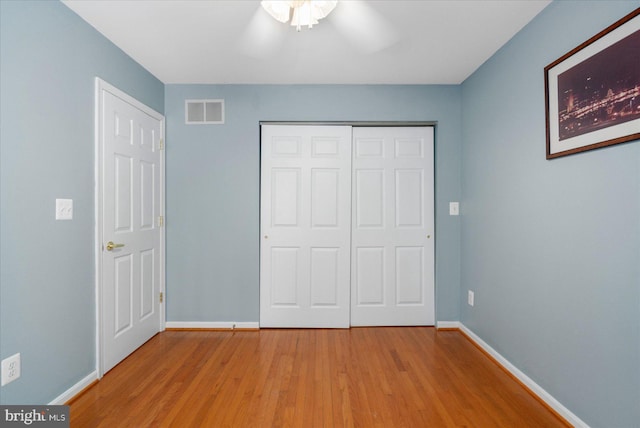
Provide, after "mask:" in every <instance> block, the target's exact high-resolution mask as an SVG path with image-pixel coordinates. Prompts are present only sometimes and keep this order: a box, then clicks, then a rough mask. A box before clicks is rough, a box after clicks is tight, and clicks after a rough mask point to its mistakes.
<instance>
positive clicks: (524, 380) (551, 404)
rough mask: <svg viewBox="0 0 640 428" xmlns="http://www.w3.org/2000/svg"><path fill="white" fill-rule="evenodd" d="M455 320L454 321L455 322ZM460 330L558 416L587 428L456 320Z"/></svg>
mask: <svg viewBox="0 0 640 428" xmlns="http://www.w3.org/2000/svg"><path fill="white" fill-rule="evenodd" d="M455 322H456V321H454V323H455ZM458 325H459V328H460V330H461V331H462V332H463V333H464V334H466V335H467V336H468V337H469V338H470V339H471V340H473V341H474V342H475V343H476V345H478V346H479V347H480V348H482V349H483V350H484V351H485V352H486V353H487V354H489V355H491V357H493V358H494V359H495V360H496V361H497V362H498V364H500V365H501V366H502V367H503V368H504V369H505V370H507V371H508V372H509V373H511V374H512V375H513V376H514V377H516V378H517V379H518V380H519V381H520V382H522V383H523V384H524V385H526V387H527V388H529V389H530V390H531V392H533V393H534V394H535V395H537V396H538V397H539V398H540V399H541V400H542V401H544V402H545V403H546V404H547V405H548V406H549V407H551V408H552V409H553V410H555V411H556V412H557V413H558V414H559V415H560V416H562V417H563V418H564V419H565V420H566V421H567V422H569V423H570V424H571V425H573V426H574V427H576V428H589V425H587V424H586V423H585V422H584V421H583V420H582V419H580V418H579V417H577V416H576V415H575V414H573V413H572V412H571V411H570V410H569V409H567V408H566V407H564V406H563V405H562V404H561V403H560V402H559V401H558V400H556V399H555V398H554V397H553V396H552V395H551V394H549V393H548V392H547V391H545V390H544V389H543V388H542V387H541V386H540V385H538V384H537V383H535V382H534V381H533V380H532V379H531V378H530V377H529V376H527V375H526V374H524V373H523V372H522V371H520V369H518V368H517V367H516V366H514V365H513V364H511V362H509V360H507V359H506V358H505V357H503V356H502V355H500V353H499V352H498V351H496V350H495V349H493V348H492V347H491V346H489V345H488V344H487V343H486V342H485V341H484V340H482V339H480V337H479V336H478V335H477V334H475V333H474V332H473V331H471V330H470V329H469V328H467V327H466V326H465V325H464V324H462V323H461V322H458ZM438 328H441V327H440V323H438Z"/></svg>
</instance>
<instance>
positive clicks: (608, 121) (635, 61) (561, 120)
mask: <svg viewBox="0 0 640 428" xmlns="http://www.w3.org/2000/svg"><path fill="white" fill-rule="evenodd" d="M544 80H545V102H546V106H547V112H546V113H547V114H546V122H547V159H553V158H557V157H560V156H566V155H570V154H574V153H579V152H583V151H586V150H592V149H597V148H600V147H605V146H610V145H613V144H619V143H624V142H627V141H632V140H637V139H640V8H638V9H636V10H634V11H633V12H631V13H630V14H629V15H627V16H625V17H624V18H622V19H621V20H619V21H618V22H616V23H615V24H613V25H611V26H610V27H608V28H606V29H605V30H603V31H602V32H600V33H599V34H596V35H595V36H594V37H592V38H591V39H589V40H587V41H586V42H584V43H583V44H581V45H580V46H578V47H577V48H575V49H573V50H572V51H571V52H569V53H567V54H566V55H563V56H562V57H560V58H558V59H557V60H556V61H554V62H552V63H551V64H549V65H548V66H546V67H545V69H544Z"/></svg>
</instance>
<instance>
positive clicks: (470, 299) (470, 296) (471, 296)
mask: <svg viewBox="0 0 640 428" xmlns="http://www.w3.org/2000/svg"><path fill="white" fill-rule="evenodd" d="M474 298H475V296H474V294H473V291H471V290H469V294H468V295H467V303H468V304H469V306H473V304H474V300H475V299H474Z"/></svg>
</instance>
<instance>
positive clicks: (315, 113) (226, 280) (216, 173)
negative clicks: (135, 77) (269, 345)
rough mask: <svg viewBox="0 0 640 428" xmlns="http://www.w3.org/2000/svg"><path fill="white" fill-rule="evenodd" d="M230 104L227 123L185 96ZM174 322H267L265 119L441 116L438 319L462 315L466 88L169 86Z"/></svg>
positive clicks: (170, 315)
mask: <svg viewBox="0 0 640 428" xmlns="http://www.w3.org/2000/svg"><path fill="white" fill-rule="evenodd" d="M189 98H213V99H218V98H222V99H224V100H225V107H226V123H225V124H224V125H205V126H202V125H200V126H197V125H185V124H184V101H185V99H189ZM165 111H166V115H167V147H166V156H167V223H166V224H167V226H166V227H167V320H168V321H253V322H257V321H258V320H259V311H258V309H259V281H258V279H259V225H260V223H259V214H260V212H259V211H260V201H259V196H260V195H259V185H260V180H259V168H260V136H259V122H260V121H273V120H280V121H438V126H437V130H436V247H437V248H436V288H437V290H436V294H437V304H436V312H437V313H436V315H437V319H439V320H456V319H458V318H459V312H458V311H459V303H458V302H459V273H460V265H459V262H460V229H459V220H458V218H457V217H449V216H448V202H449V201H450V200H457V198H458V197H459V195H460V138H461V137H460V135H461V134H460V129H461V123H460V117H461V116H460V87H459V86H364V85H363V86H355V85H348V86H335V85H330V86H265V85H167V86H166V92H165Z"/></svg>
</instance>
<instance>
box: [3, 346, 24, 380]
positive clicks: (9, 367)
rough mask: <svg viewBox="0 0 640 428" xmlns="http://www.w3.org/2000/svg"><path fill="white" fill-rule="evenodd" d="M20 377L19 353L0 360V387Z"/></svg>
mask: <svg viewBox="0 0 640 428" xmlns="http://www.w3.org/2000/svg"><path fill="white" fill-rule="evenodd" d="M19 377H20V353H17V354H15V355H12V356H10V357H7V358H5V359H4V360H2V386H5V385H6V384H8V383H9V382H13V381H14V380H16V379H18V378H19Z"/></svg>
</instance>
